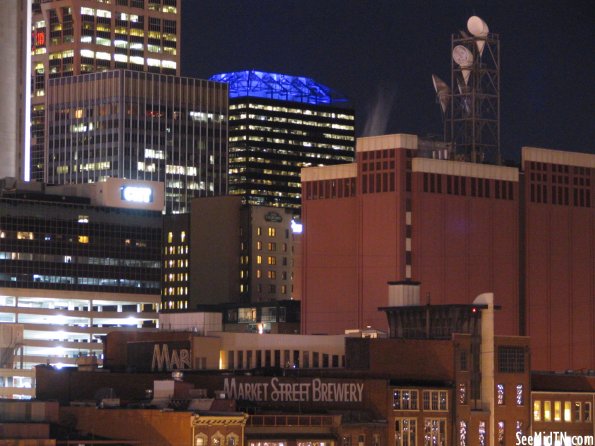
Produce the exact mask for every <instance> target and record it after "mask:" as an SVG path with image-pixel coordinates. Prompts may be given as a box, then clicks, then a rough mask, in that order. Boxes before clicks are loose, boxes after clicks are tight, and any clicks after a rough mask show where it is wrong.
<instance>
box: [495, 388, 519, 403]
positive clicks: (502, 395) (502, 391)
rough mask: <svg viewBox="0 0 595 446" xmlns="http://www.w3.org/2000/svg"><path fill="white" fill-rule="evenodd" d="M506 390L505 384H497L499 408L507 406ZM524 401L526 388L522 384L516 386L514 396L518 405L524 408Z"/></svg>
mask: <svg viewBox="0 0 595 446" xmlns="http://www.w3.org/2000/svg"><path fill="white" fill-rule="evenodd" d="M505 388H506V386H505V385H504V384H496V404H498V405H499V406H503V405H504V404H506V398H505ZM524 399H525V396H524V387H523V385H522V384H517V385H516V386H515V396H514V401H515V403H516V405H517V406H522V405H523V404H525V401H524Z"/></svg>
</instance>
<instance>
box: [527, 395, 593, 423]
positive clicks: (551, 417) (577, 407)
mask: <svg viewBox="0 0 595 446" xmlns="http://www.w3.org/2000/svg"><path fill="white" fill-rule="evenodd" d="M552 405H553V409H554V410H553V413H552ZM542 409H543V410H542ZM592 417H593V414H592V404H591V403H590V402H588V401H583V402H581V401H575V402H574V403H573V402H572V401H553V404H552V401H541V400H535V401H533V421H546V422H547V421H560V422H561V421H564V422H565V423H571V422H574V423H581V422H583V423H590V422H591V421H592V419H593V418H592Z"/></svg>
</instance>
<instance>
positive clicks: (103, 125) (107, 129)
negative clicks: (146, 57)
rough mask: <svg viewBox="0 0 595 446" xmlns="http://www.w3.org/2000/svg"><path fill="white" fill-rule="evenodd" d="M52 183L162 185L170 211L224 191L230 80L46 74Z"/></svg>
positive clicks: (117, 72) (141, 74)
mask: <svg viewBox="0 0 595 446" xmlns="http://www.w3.org/2000/svg"><path fill="white" fill-rule="evenodd" d="M45 101H46V102H45V103H46V106H47V111H48V114H47V132H48V133H47V137H46V147H47V159H46V163H45V165H46V169H47V178H48V182H49V183H55V184H66V183H93V182H98V181H103V180H105V179H106V178H109V177H118V178H129V179H135V180H151V181H160V182H164V183H165V204H166V211H167V212H168V213H183V212H187V211H188V209H189V204H190V200H191V199H192V198H193V197H197V196H213V195H221V194H225V192H226V190H227V101H228V94H227V85H226V84H223V83H220V82H211V81H206V80H200V79H193V78H185V77H177V76H168V75H164V74H156V73H146V72H139V71H132V70H112V71H104V72H101V73H90V74H85V75H80V76H69V77H61V78H58V79H51V80H50V81H49V82H48V86H47V89H46V97H45Z"/></svg>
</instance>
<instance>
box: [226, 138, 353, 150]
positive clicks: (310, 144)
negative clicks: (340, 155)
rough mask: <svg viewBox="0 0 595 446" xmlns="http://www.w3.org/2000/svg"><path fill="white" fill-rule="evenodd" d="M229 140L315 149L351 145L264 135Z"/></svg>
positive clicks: (344, 148) (343, 148)
mask: <svg viewBox="0 0 595 446" xmlns="http://www.w3.org/2000/svg"><path fill="white" fill-rule="evenodd" d="M229 141H230V142H237V141H255V142H268V143H273V144H291V145H294V146H303V147H310V148H317V149H332V150H350V149H352V146H343V145H339V144H324V143H317V142H311V141H299V140H294V139H283V138H266V137H264V136H255V135H250V136H246V135H243V136H234V137H231V138H229Z"/></svg>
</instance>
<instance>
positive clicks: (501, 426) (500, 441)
mask: <svg viewBox="0 0 595 446" xmlns="http://www.w3.org/2000/svg"><path fill="white" fill-rule="evenodd" d="M498 445H499V446H504V421H498Z"/></svg>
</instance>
